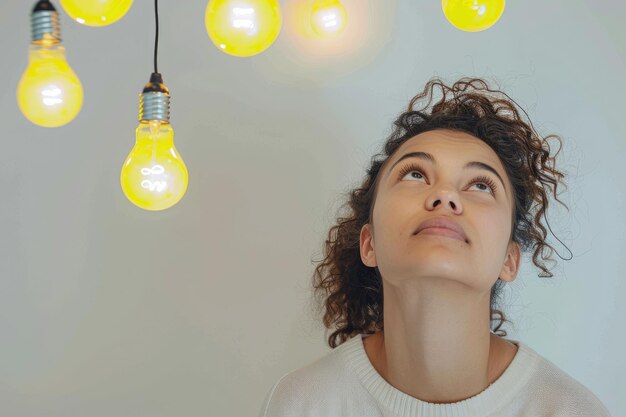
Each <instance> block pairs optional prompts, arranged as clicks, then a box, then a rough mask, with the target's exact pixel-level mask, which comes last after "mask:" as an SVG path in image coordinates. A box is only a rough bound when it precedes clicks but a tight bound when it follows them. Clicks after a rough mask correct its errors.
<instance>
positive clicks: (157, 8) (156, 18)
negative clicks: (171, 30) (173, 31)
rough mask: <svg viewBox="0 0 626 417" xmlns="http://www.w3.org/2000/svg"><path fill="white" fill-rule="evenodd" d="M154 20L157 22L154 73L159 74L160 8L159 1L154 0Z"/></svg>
mask: <svg viewBox="0 0 626 417" xmlns="http://www.w3.org/2000/svg"><path fill="white" fill-rule="evenodd" d="M154 18H155V20H156V35H155V37H154V72H155V73H157V74H158V73H159V71H158V70H157V48H158V47H159V6H158V4H157V0H154Z"/></svg>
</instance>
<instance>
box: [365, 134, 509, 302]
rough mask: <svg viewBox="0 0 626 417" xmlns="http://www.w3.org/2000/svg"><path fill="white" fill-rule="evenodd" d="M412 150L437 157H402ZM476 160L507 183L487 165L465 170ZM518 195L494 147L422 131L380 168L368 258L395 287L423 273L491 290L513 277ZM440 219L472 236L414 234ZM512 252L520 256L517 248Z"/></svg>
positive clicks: (465, 136) (367, 237)
mask: <svg viewBox="0 0 626 417" xmlns="http://www.w3.org/2000/svg"><path fill="white" fill-rule="evenodd" d="M410 152H424V153H428V154H430V155H432V157H433V159H434V162H431V161H428V160H427V159H424V158H417V157H409V158H402V157H403V155H405V154H407V153H410ZM401 159H402V160H401ZM472 161H478V162H481V163H483V164H486V165H489V166H490V167H492V168H493V169H494V170H495V171H496V173H497V174H498V175H499V177H500V178H501V179H502V181H504V184H503V182H501V179H500V178H499V177H498V175H496V174H494V173H493V172H490V171H489V170H487V169H482V168H477V167H475V166H472V167H469V168H464V165H465V164H467V163H468V162H472ZM411 166H419V167H420V168H410V167H411ZM409 168H410V169H409ZM477 177H486V178H487V180H485V179H484V178H483V179H479V180H475V179H476V178H477ZM489 183H491V184H493V186H494V188H495V191H492V190H491V189H490V186H489ZM512 193H513V189H512V185H511V184H510V183H509V180H508V177H507V175H506V171H505V170H504V167H503V166H502V164H501V162H500V160H499V158H498V156H497V154H496V153H495V152H494V151H493V149H491V148H490V147H489V145H487V144H486V143H484V142H483V141H481V140H480V139H478V138H476V137H474V136H472V135H470V134H468V133H464V132H458V131H453V130H447V129H437V130H432V131H428V132H423V133H421V134H419V135H417V136H414V137H412V138H411V139H409V140H407V141H406V142H404V143H403V144H402V145H401V146H400V147H399V148H398V149H397V150H396V151H395V152H394V154H393V155H391V156H390V157H389V158H388V160H387V161H386V162H385V164H384V166H383V167H382V169H381V170H380V172H379V178H378V188H377V191H376V197H375V203H374V209H373V229H372V225H369V224H367V225H365V226H363V229H362V230H361V258H362V259H363V261H364V263H365V264H366V265H368V266H378V268H379V270H380V272H381V275H382V276H383V277H384V278H385V281H388V282H389V283H391V284H392V285H394V284H400V283H401V282H402V281H404V280H414V278H415V277H416V276H419V277H423V278H434V279H438V278H439V281H437V282H440V277H442V276H443V277H446V278H447V279H448V280H447V282H450V281H456V282H457V283H459V282H460V283H463V284H465V285H466V286H470V287H472V288H474V289H475V290H477V291H480V292H481V293H482V292H488V291H489V290H490V289H491V287H492V286H493V284H494V282H495V281H496V279H497V278H498V276H500V275H506V274H502V270H503V264H504V262H505V259H506V257H507V253H509V250H510V249H516V250H518V248H515V247H514V245H517V244H515V243H511V245H509V236H510V233H511V227H512V224H511V216H512V210H513V194H512ZM438 216H445V217H448V218H449V219H451V220H453V221H454V222H456V223H457V224H458V225H460V226H461V227H462V228H463V230H464V232H465V236H466V240H467V241H464V240H458V239H454V238H449V237H444V236H439V235H432V234H422V233H419V234H416V235H415V234H414V232H415V230H416V229H417V227H418V226H419V225H420V223H422V222H423V221H424V220H427V219H430V218H433V217H438ZM511 254H513V255H514V256H515V251H512V252H511ZM517 256H518V259H519V252H517ZM502 279H503V280H507V278H506V277H502ZM513 279H514V277H513ZM511 280H512V279H511Z"/></svg>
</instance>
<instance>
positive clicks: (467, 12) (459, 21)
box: [441, 0, 505, 32]
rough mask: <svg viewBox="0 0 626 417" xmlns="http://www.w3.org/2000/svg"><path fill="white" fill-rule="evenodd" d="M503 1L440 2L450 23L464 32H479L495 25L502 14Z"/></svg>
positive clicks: (456, 0) (465, 0) (452, 0)
mask: <svg viewBox="0 0 626 417" xmlns="http://www.w3.org/2000/svg"><path fill="white" fill-rule="evenodd" d="M504 2H505V0H441V8H442V9H443V13H444V15H445V16H446V18H447V19H448V21H449V22H450V23H452V24H453V25H454V26H455V27H457V28H458V29H461V30H464V31H466V32H480V31H481V30H485V29H487V28H489V27H491V26H492V25H493V24H495V23H496V22H497V21H498V19H500V16H502V13H503V12H504Z"/></svg>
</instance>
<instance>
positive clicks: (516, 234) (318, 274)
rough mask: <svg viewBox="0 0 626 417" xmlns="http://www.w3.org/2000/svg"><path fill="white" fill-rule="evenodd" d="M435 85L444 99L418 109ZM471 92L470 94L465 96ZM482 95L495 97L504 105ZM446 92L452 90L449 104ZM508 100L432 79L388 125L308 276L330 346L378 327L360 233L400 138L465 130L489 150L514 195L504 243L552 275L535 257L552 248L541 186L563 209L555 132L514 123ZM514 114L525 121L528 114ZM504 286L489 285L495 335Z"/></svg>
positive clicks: (375, 287) (377, 281)
mask: <svg viewBox="0 0 626 417" xmlns="http://www.w3.org/2000/svg"><path fill="white" fill-rule="evenodd" d="M435 86H439V87H441V90H442V92H443V97H442V98H441V100H440V101H439V102H437V103H436V104H435V105H434V106H433V107H432V109H431V111H430V113H427V112H425V109H426V108H428V107H429V106H430V103H431V101H432V99H433V95H432V92H433V89H434V87H435ZM471 89H473V90H475V91H468V90H471ZM485 91H487V92H490V93H501V94H503V95H504V96H506V97H507V98H508V99H509V100H506V99H503V98H497V97H495V96H494V95H490V94H488V93H486V92H485ZM448 92H451V93H452V97H451V98H449V99H448ZM429 93H430V94H429ZM426 96H428V103H427V104H426V105H425V106H424V108H422V109H421V110H414V108H413V107H414V105H415V103H416V102H417V101H419V100H421V99H422V98H424V97H426ZM513 103H515V105H517V103H516V102H515V101H514V100H513V99H511V98H510V97H509V96H508V95H506V94H505V93H503V92H502V91H499V90H493V89H490V88H489V86H488V84H487V82H485V81H484V80H482V79H480V78H469V77H465V78H461V79H460V80H458V81H457V82H455V83H454V85H453V86H452V87H448V86H446V85H445V84H444V82H443V81H442V80H441V79H439V78H438V77H434V78H432V79H431V80H429V81H428V83H427V84H426V86H425V87H424V90H423V91H422V93H420V94H418V95H416V96H415V97H413V99H412V100H411V102H410V103H409V106H408V109H407V110H406V111H405V112H403V113H402V114H401V115H400V116H399V117H398V118H397V119H396V120H395V121H394V125H395V128H394V129H393V132H392V133H391V135H390V136H389V137H388V139H387V140H386V142H385V144H384V145H383V151H382V152H380V153H378V154H376V155H374V156H373V157H372V159H371V166H370V167H369V168H368V170H367V177H366V178H365V180H364V181H363V182H362V183H361V185H360V186H359V187H357V188H356V189H353V190H351V191H349V192H348V193H347V194H343V196H344V197H347V198H348V200H347V202H346V203H345V204H344V205H343V206H342V208H343V207H345V206H346V205H348V206H349V213H348V215H347V216H345V217H339V218H338V219H337V220H338V221H337V223H336V224H335V225H334V226H332V227H331V229H330V230H329V232H328V239H327V240H326V241H325V245H324V254H325V258H324V259H323V260H322V262H321V263H320V264H319V265H318V266H317V267H316V268H315V273H314V275H313V287H314V298H315V301H316V303H317V304H316V306H317V309H316V311H317V314H318V315H321V313H322V310H323V323H324V326H325V327H326V329H330V327H331V326H333V325H334V327H336V330H335V331H334V332H333V333H332V334H331V335H330V336H329V337H328V345H329V346H330V347H331V348H335V347H337V346H338V345H339V344H341V343H343V342H345V341H346V340H347V339H349V338H351V337H352V336H354V335H355V334H358V333H366V334H371V333H374V332H376V331H379V330H382V329H383V296H382V279H381V276H380V272H379V270H378V268H377V267H368V266H366V265H365V264H364V263H363V262H362V260H361V255H360V241H359V235H360V231H361V228H362V226H363V225H365V224H366V223H371V220H372V212H373V208H374V202H375V197H376V188H377V185H378V177H379V175H378V174H379V172H380V170H381V167H382V166H383V165H384V163H385V161H387V160H388V159H389V158H390V157H391V156H392V155H393V153H394V151H395V150H396V149H398V147H400V146H401V145H402V144H403V143H404V142H405V141H406V140H408V139H410V138H412V137H414V136H416V135H418V134H420V133H422V132H426V131H429V130H434V129H451V130H458V131H461V132H466V133H469V134H471V135H473V136H475V137H476V138H478V139H480V140H482V141H484V142H485V143H487V144H488V145H489V146H490V147H491V148H492V149H493V150H494V151H495V153H496V154H497V155H498V157H499V158H500V160H501V162H502V164H503V166H504V168H505V169H506V173H507V175H508V177H509V179H510V181H511V183H512V185H513V190H514V203H515V204H514V209H513V213H512V219H511V220H512V224H513V227H512V229H511V235H510V237H509V240H510V241H514V242H517V243H518V244H520V247H521V250H522V251H523V252H525V253H526V252H528V251H529V250H530V249H531V248H535V251H534V255H533V263H534V264H535V265H536V266H538V267H539V268H541V270H542V271H541V272H540V273H539V275H538V276H539V277H552V276H553V274H552V273H551V272H550V271H548V269H546V267H545V265H544V264H543V263H541V262H540V261H539V259H538V258H539V256H540V255H541V257H542V259H544V260H546V259H549V257H550V255H551V254H552V252H553V248H552V246H550V245H549V244H548V243H546V241H545V237H546V229H545V227H544V226H543V225H542V224H541V223H540V218H541V217H542V216H544V218H545V215H544V212H545V210H546V208H547V207H548V194H547V193H546V191H545V190H544V187H548V188H552V190H553V194H554V197H555V198H556V200H557V201H558V202H559V203H561V204H562V205H564V206H565V207H566V208H567V206H566V205H565V204H563V202H561V201H560V200H559V199H558V197H557V193H556V188H557V183H558V181H559V180H560V179H562V178H563V176H564V174H563V173H562V172H560V171H557V170H556V169H555V166H554V162H555V158H556V156H557V155H558V154H559V152H560V151H561V145H562V144H561V139H560V138H559V137H558V136H556V135H549V136H546V137H545V138H541V137H540V136H539V135H538V134H537V133H536V132H535V130H534V128H533V126H532V123H531V122H530V120H529V122H528V123H526V122H524V121H523V120H522V119H521V118H520V113H519V112H518V111H517V109H516V108H515V106H514V105H513ZM518 107H519V106H518ZM520 109H521V107H520ZM521 110H522V112H524V114H525V115H526V117H527V118H528V114H527V113H526V112H525V111H524V110H523V109H521ZM507 113H508V114H507ZM528 119H529V118H528ZM550 138H556V139H557V140H558V141H559V144H560V146H559V150H558V151H557V152H556V154H555V155H554V157H550V146H549V144H548V142H547V141H548V139H550ZM551 186H552V187H551ZM565 188H567V186H565ZM533 202H534V203H535V204H534V205H533ZM568 211H569V209H568ZM546 220H547V219H546ZM548 227H549V225H548ZM550 230H552V229H550ZM546 247H547V248H549V253H548V256H547V257H546V256H544V253H543V252H544V249H545V248H546ZM504 285H505V283H504V282H503V281H502V280H500V278H498V279H497V281H496V283H495V284H494V285H493V286H492V288H491V297H490V321H496V320H499V323H498V324H497V326H495V328H494V329H492V331H494V333H496V334H498V335H500V336H506V335H507V333H506V331H505V330H502V331H501V333H497V332H498V330H499V329H500V327H501V326H502V324H503V323H504V322H510V320H507V319H506V317H505V316H504V313H502V311H500V310H498V309H496V306H497V301H498V300H499V298H500V296H501V291H502V288H503V287H504Z"/></svg>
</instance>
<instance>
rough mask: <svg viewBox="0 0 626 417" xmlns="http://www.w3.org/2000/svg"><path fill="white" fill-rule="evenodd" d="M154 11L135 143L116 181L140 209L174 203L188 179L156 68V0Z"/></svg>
mask: <svg viewBox="0 0 626 417" xmlns="http://www.w3.org/2000/svg"><path fill="white" fill-rule="evenodd" d="M154 15H155V20H156V35H155V38H154V72H153V73H152V75H151V76H150V82H148V84H146V85H145V87H144V88H143V91H142V92H141V99H140V104H139V126H138V127H137V129H136V131H135V146H134V147H133V149H132V150H131V151H130V153H129V154H128V156H127V157H126V160H125V161H124V165H123V166H122V171H121V173H120V183H121V185H122V191H124V194H125V195H126V198H128V199H129V200H130V202H131V203H133V204H135V205H136V206H138V207H140V208H142V209H145V210H153V211H155V210H165V209H167V208H170V207H172V206H173V205H174V204H176V203H178V202H179V201H180V199H181V198H183V196H184V195H185V192H186V191H187V183H188V180H189V177H188V174H187V167H186V166H185V162H184V161H183V158H182V157H181V156H180V154H179V153H178V151H177V150H176V148H175V147H174V130H173V129H172V126H171V125H170V92H169V90H168V89H167V87H165V84H163V77H162V76H161V74H160V73H159V72H158V70H157V48H158V45H159V13H158V3H157V0H154Z"/></svg>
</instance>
